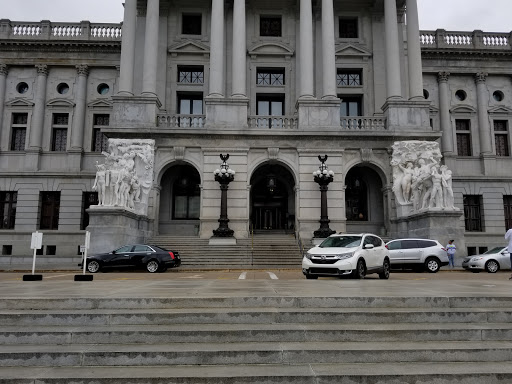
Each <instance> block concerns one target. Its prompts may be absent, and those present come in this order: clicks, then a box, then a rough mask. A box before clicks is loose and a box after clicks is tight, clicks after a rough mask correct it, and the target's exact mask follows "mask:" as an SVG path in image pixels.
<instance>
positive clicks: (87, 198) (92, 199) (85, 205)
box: [80, 192, 98, 230]
mask: <svg viewBox="0 0 512 384" xmlns="http://www.w3.org/2000/svg"><path fill="white" fill-rule="evenodd" d="M91 205H98V192H84V193H83V194H82V222H81V223H80V229H82V230H83V229H86V228H87V226H88V225H89V214H88V213H87V209H89V207H90V206H91Z"/></svg>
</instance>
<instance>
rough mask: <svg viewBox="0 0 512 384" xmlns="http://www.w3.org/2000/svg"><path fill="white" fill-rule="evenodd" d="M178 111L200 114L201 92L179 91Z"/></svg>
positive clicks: (201, 110)
mask: <svg viewBox="0 0 512 384" xmlns="http://www.w3.org/2000/svg"><path fill="white" fill-rule="evenodd" d="M178 113H179V114H180V115H202V114H203V94H202V93H195V92H179V93H178Z"/></svg>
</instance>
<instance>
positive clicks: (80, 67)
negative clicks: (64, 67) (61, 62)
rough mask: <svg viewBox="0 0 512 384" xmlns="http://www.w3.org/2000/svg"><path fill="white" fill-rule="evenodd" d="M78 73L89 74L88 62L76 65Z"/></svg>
mask: <svg viewBox="0 0 512 384" xmlns="http://www.w3.org/2000/svg"><path fill="white" fill-rule="evenodd" d="M75 68H76V73H77V75H78V76H85V77H87V76H89V66H88V65H86V64H80V65H76V66H75Z"/></svg>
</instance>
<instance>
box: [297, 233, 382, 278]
mask: <svg viewBox="0 0 512 384" xmlns="http://www.w3.org/2000/svg"><path fill="white" fill-rule="evenodd" d="M389 271H390V262H389V251H388V249H387V248H386V247H385V245H384V242H383V241H382V239H381V238H380V237H378V236H376V235H372V234H370V233H360V234H354V235H352V234H334V235H331V236H329V237H328V238H326V239H325V240H324V241H323V242H322V243H321V244H319V245H317V246H316V247H313V248H311V249H310V250H309V251H308V252H307V253H306V255H305V256H304V258H303V259H302V273H303V274H304V276H306V279H317V278H318V277H319V276H343V275H352V276H353V277H355V278H358V279H362V278H364V276H365V275H367V274H369V273H378V274H379V277H380V278H381V279H389Z"/></svg>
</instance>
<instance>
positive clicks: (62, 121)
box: [53, 113, 69, 125]
mask: <svg viewBox="0 0 512 384" xmlns="http://www.w3.org/2000/svg"><path fill="white" fill-rule="evenodd" d="M68 121H69V115H68V114H67V113H54V114H53V125H68Z"/></svg>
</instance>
